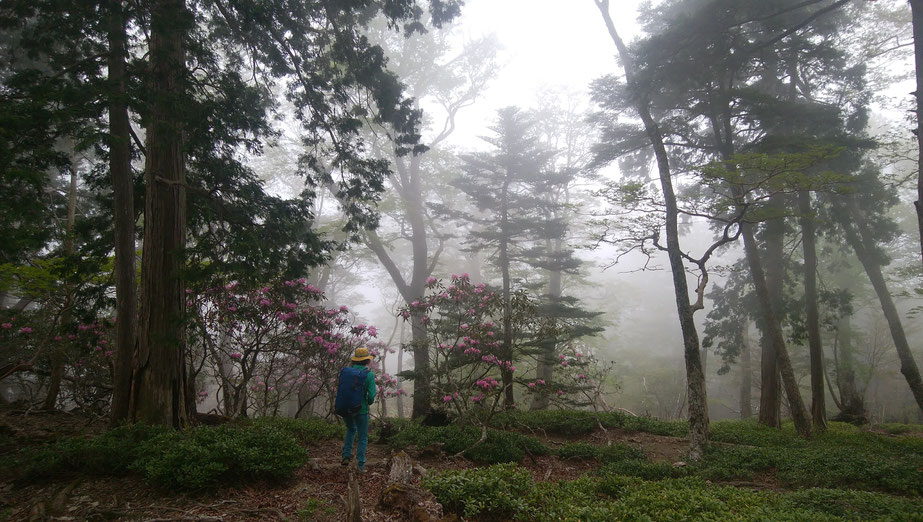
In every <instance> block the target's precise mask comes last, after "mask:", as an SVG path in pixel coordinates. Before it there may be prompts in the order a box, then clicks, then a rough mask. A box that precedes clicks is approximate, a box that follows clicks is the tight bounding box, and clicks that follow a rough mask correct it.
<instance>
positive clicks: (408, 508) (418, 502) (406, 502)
mask: <svg viewBox="0 0 923 522" xmlns="http://www.w3.org/2000/svg"><path fill="white" fill-rule="evenodd" d="M413 468H414V466H413V461H412V460H410V456H408V455H407V453H405V452H403V451H399V452H398V453H396V454H395V455H394V456H392V457H391V469H390V470H389V471H388V485H387V486H385V489H384V490H382V492H381V496H380V497H379V499H378V509H379V510H381V511H383V512H386V513H389V514H391V515H396V516H398V517H399V518H400V520H412V521H414V522H429V521H432V520H438V519H439V518H440V517H441V516H442V506H441V505H439V503H438V502H436V499H435V498H434V497H433V496H432V494H431V493H429V492H427V491H424V490H422V489H420V488H419V487H417V486H416V485H415V484H414V483H413Z"/></svg>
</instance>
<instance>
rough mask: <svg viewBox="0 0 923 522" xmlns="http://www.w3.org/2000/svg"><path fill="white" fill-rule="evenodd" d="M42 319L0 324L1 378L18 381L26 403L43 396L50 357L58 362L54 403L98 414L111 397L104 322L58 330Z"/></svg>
mask: <svg viewBox="0 0 923 522" xmlns="http://www.w3.org/2000/svg"><path fill="white" fill-rule="evenodd" d="M56 323H57V321H53V322H51V323H49V322H47V321H46V320H45V318H44V317H42V316H41V315H36V314H32V313H28V312H20V313H17V314H16V315H8V316H6V317H4V318H2V319H0V353H2V355H3V357H2V361H0V378H11V379H14V380H16V381H17V384H18V389H19V390H21V391H22V392H24V393H26V394H27V395H26V396H27V398H28V399H29V400H30V402H32V401H35V400H38V399H39V397H36V396H34V395H35V394H36V393H41V392H43V391H44V388H45V387H47V386H46V384H45V383H46V381H47V379H48V377H49V375H50V372H51V371H52V368H51V366H50V362H49V361H50V359H49V358H50V357H57V358H60V359H61V360H62V362H63V364H62V365H61V372H62V379H61V393H60V394H59V396H58V402H62V401H63V402H65V403H67V404H69V405H70V406H71V407H78V408H80V409H83V410H93V411H97V412H98V411H102V410H105V409H106V408H107V407H108V404H109V397H110V394H111V391H112V384H111V382H112V359H113V348H112V346H111V345H110V343H111V340H110V339H109V334H110V330H111V326H112V325H111V324H110V323H109V321H107V320H102V319H101V320H97V321H93V322H91V323H72V324H69V325H67V326H65V327H60V326H57V324H56Z"/></svg>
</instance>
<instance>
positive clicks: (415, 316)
mask: <svg viewBox="0 0 923 522" xmlns="http://www.w3.org/2000/svg"><path fill="white" fill-rule="evenodd" d="M427 341H428V339H427V336H426V325H424V324H423V312H422V311H419V310H416V309H414V310H412V311H411V313H410V343H411V345H412V346H413V371H414V374H415V375H416V377H415V378H414V380H413V406H412V408H411V411H410V417H411V418H413V419H419V418H422V417H425V416H427V415H428V414H429V412H430V409H431V407H432V387H431V386H430V379H431V375H430V373H431V372H430V364H429V343H428V342H427Z"/></svg>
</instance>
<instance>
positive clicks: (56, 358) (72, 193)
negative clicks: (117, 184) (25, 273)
mask: <svg viewBox="0 0 923 522" xmlns="http://www.w3.org/2000/svg"><path fill="white" fill-rule="evenodd" d="M70 156H71V167H70V172H71V179H70V186H69V187H68V190H67V225H66V228H65V232H64V234H65V236H64V252H65V253H66V254H67V255H68V256H73V255H74V252H75V251H76V247H75V243H74V226H75V225H76V222H77V177H78V170H77V162H78V160H77V153H76V152H75V151H74V143H73V141H71V142H70ZM64 292H65V296H64V304H63V308H62V311H61V323H62V324H64V325H66V326H68V327H69V326H70V322H71V317H72V313H71V311H72V309H73V307H74V285H73V284H72V283H71V281H69V280H68V281H65V283H64ZM64 362H65V359H64V352H63V347H61V346H55V347H54V348H53V349H52V351H51V375H49V377H48V391H47V392H46V394H45V400H44V402H43V403H42V409H44V410H53V409H55V406H56V405H57V404H58V395H60V393H61V379H62V378H63V377H64Z"/></svg>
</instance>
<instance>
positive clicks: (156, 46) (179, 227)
mask: <svg viewBox="0 0 923 522" xmlns="http://www.w3.org/2000/svg"><path fill="white" fill-rule="evenodd" d="M187 16H188V13H187V12H186V6H185V3H184V0H155V1H154V2H153V7H152V11H151V44H150V56H151V58H150V62H151V77H152V87H153V88H152V92H151V99H152V111H151V117H150V124H149V127H148V130H147V133H148V140H149V141H148V146H147V164H146V165H145V186H146V192H145V206H144V249H143V255H142V258H141V317H140V321H139V325H138V365H137V368H136V369H135V374H134V381H133V388H132V409H131V418H132V419H133V420H135V421H139V422H146V423H150V424H159V425H168V426H174V427H184V426H186V425H187V424H188V418H187V412H186V401H185V397H184V393H185V389H186V386H185V377H186V376H185V370H186V365H185V359H184V350H185V328H184V326H185V325H184V324H183V323H184V321H183V315H184V308H185V293H184V289H185V288H184V284H183V274H182V270H183V265H184V257H185V256H184V253H183V250H184V246H185V239H186V191H185V183H186V179H185V158H184V153H183V125H182V120H181V115H182V114H183V113H184V108H183V102H184V99H185V90H184V88H183V83H184V74H185V52H184V48H183V36H184V34H185V26H186V24H187V23H188V21H187Z"/></svg>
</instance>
